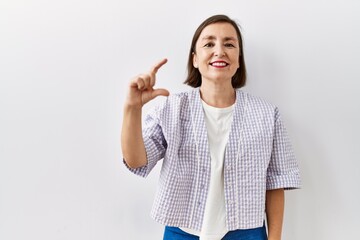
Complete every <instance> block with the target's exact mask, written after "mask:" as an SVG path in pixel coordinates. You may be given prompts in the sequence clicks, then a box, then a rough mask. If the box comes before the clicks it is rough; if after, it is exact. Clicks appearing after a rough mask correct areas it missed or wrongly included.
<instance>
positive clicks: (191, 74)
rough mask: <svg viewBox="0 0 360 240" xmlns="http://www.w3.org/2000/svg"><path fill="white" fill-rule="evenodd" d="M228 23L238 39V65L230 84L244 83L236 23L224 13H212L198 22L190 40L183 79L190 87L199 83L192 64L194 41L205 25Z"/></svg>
mask: <svg viewBox="0 0 360 240" xmlns="http://www.w3.org/2000/svg"><path fill="white" fill-rule="evenodd" d="M219 22H220V23H230V24H231V25H232V26H233V27H234V28H235V31H236V34H237V37H238V41H239V49H240V54H239V65H240V67H239V68H238V69H237V71H236V73H235V74H234V76H233V77H232V79H231V84H232V86H233V88H241V87H243V86H244V85H245V83H246V69H245V60H244V51H243V41H242V37H241V32H240V29H239V26H238V24H237V23H236V22H235V21H234V20H232V19H231V18H229V17H228V16H226V15H214V16H211V17H209V18H208V19H206V20H205V21H204V22H202V23H201V24H200V26H199V27H198V28H197V29H196V31H195V33H194V36H193V39H192V42H191V48H190V52H189V58H188V64H187V68H188V75H187V78H186V80H185V81H184V83H185V84H187V85H189V86H191V87H199V86H200V85H201V74H200V72H199V70H198V69H197V68H195V67H194V65H193V53H195V52H196V49H195V46H196V42H197V40H198V39H199V37H200V34H201V32H202V31H203V30H204V28H205V27H207V26H208V25H210V24H213V23H219Z"/></svg>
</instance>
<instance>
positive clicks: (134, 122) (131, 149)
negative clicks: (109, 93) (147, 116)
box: [121, 59, 169, 168]
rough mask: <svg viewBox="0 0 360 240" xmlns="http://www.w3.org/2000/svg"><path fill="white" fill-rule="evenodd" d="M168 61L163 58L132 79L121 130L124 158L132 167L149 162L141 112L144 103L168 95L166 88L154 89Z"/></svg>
mask: <svg viewBox="0 0 360 240" xmlns="http://www.w3.org/2000/svg"><path fill="white" fill-rule="evenodd" d="M166 62H167V60H166V59H163V60H162V61H160V62H159V63H157V64H156V65H155V66H154V67H153V68H152V69H151V71H150V72H149V73H147V74H141V75H139V76H137V77H135V78H134V79H132V80H131V82H130V85H129V90H128V96H127V98H126V101H125V105H124V117H123V125H122V130H121V149H122V153H123V158H124V160H125V161H126V163H127V164H128V166H129V167H131V168H138V167H142V166H145V165H146V164H147V158H146V151H145V146H144V141H143V137H142V126H141V114H142V107H143V106H144V104H146V103H147V102H149V101H150V100H152V99H154V98H155V97H157V96H160V95H162V96H168V95H169V92H168V91H167V90H165V89H153V86H154V85H155V81H156V79H155V75H156V73H157V71H158V70H159V68H160V67H161V66H162V65H164V64H165V63H166Z"/></svg>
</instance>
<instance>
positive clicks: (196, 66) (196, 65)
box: [192, 52, 199, 68]
mask: <svg viewBox="0 0 360 240" xmlns="http://www.w3.org/2000/svg"><path fill="white" fill-rule="evenodd" d="M192 56H193V66H194V68H198V67H199V66H198V63H197V60H196V53H194V52H193V53H192Z"/></svg>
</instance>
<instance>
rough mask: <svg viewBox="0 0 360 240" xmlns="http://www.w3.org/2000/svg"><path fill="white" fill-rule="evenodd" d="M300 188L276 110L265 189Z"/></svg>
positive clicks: (292, 152) (293, 156)
mask: <svg viewBox="0 0 360 240" xmlns="http://www.w3.org/2000/svg"><path fill="white" fill-rule="evenodd" d="M300 187H301V179H300V171H299V166H298V163H297V161H296V158H295V155H294V151H293V148H292V146H291V142H290V139H289V137H288V134H287V131H286V128H285V126H284V123H283V121H282V120H281V117H280V113H279V111H278V109H277V108H276V109H275V125H274V139H273V148H272V153H271V159H270V162H269V166H268V169H267V181H266V189H267V190H271V189H278V188H284V189H285V190H289V189H297V188H300Z"/></svg>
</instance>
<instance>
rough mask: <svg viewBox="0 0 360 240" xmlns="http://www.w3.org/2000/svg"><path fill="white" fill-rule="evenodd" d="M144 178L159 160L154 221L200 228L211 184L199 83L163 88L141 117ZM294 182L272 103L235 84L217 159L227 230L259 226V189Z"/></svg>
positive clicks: (286, 143) (290, 152) (262, 211)
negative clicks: (162, 97) (184, 88)
mask: <svg viewBox="0 0 360 240" xmlns="http://www.w3.org/2000/svg"><path fill="white" fill-rule="evenodd" d="M143 139H144V144H145V149H146V154H147V160H148V164H147V165H146V166H143V167H140V168H136V169H131V168H129V167H128V166H127V165H126V162H125V161H124V163H125V165H126V166H127V168H128V169H129V170H131V171H132V172H133V173H135V174H137V175H140V176H142V177H146V176H147V175H148V174H149V173H150V171H151V170H152V169H153V168H154V166H155V165H156V164H157V162H158V161H159V160H161V159H163V162H162V169H161V174H160V179H159V187H158V190H157V194H156V197H155V201H154V205H153V208H152V211H151V216H152V218H154V219H155V220H156V221H158V222H159V223H161V224H164V225H169V226H177V227H185V228H191V229H195V230H198V231H201V226H202V221H203V215H204V211H205V203H206V198H207V195H208V190H209V189H208V188H209V183H210V152H209V144H208V140H207V131H206V124H205V120H204V112H203V108H202V104H201V99H200V91H199V88H195V89H192V90H190V91H188V92H182V93H178V94H172V95H170V96H169V97H168V98H167V99H166V101H164V102H163V103H162V104H161V105H159V106H158V107H156V108H155V109H154V110H153V111H152V112H151V113H149V114H148V115H147V116H146V118H145V124H144V127H143ZM277 188H284V189H294V188H300V173H299V167H298V164H297V162H296V159H295V156H294V153H293V150H292V147H291V143H290V141H289V138H288V135H287V133H286V129H285V127H284V124H283V122H282V120H281V118H280V114H279V111H278V109H277V108H276V107H275V106H273V105H272V104H269V103H267V102H266V101H264V100H262V99H259V98H257V97H254V96H251V95H250V94H248V93H244V92H242V91H241V90H239V89H238V90H236V102H235V107H234V114H233V121H232V125H231V130H230V135H229V140H228V144H227V146H226V151H225V158H224V192H225V205H226V224H227V227H228V230H229V231H232V230H236V229H249V228H256V227H261V226H262V225H263V221H264V218H265V196H266V190H270V189H277Z"/></svg>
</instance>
